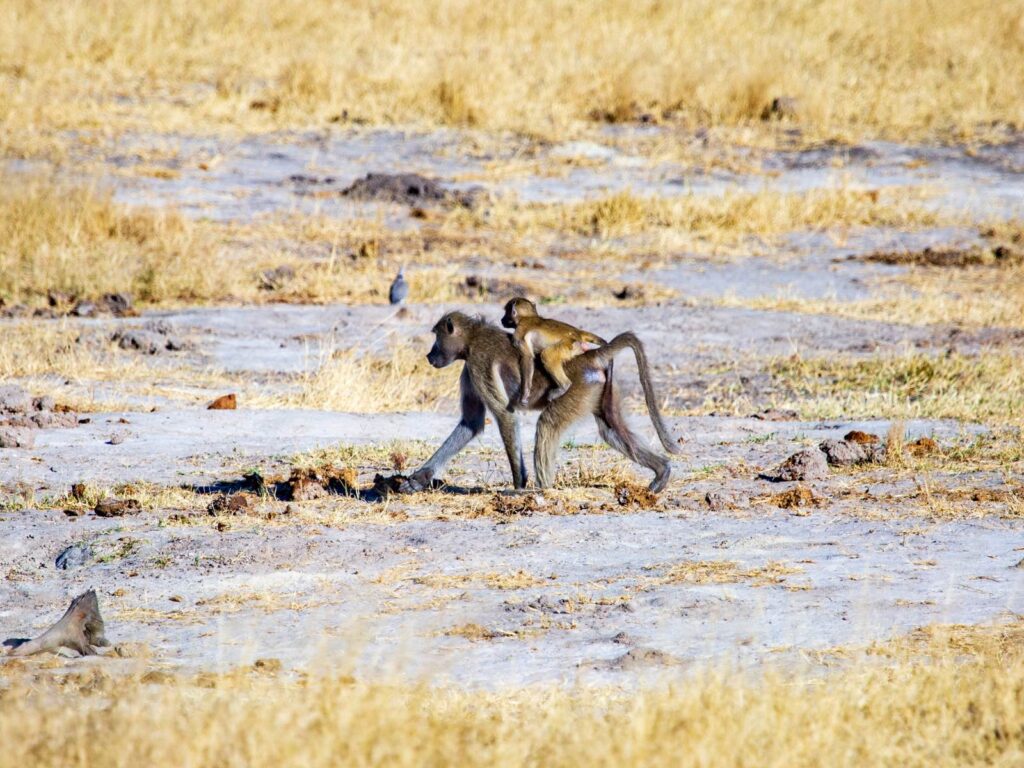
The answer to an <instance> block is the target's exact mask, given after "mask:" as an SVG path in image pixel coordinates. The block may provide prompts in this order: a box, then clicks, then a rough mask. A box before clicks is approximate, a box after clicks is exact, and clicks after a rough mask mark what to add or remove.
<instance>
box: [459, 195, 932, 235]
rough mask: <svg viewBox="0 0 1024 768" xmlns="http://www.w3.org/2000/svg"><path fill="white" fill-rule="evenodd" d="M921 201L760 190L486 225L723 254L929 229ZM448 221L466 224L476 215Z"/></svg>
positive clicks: (620, 198) (624, 201)
mask: <svg viewBox="0 0 1024 768" xmlns="http://www.w3.org/2000/svg"><path fill="white" fill-rule="evenodd" d="M925 194H926V193H924V192H922V191H921V190H920V189H913V190H902V189H900V190H897V189H891V190H885V191H879V190H874V189H858V188H854V187H851V186H846V185H841V186H836V187H827V188H824V189H816V190H811V191H808V192H780V191H778V190H775V189H768V188H765V189H761V190H757V191H753V192H748V191H729V192H726V193H724V194H722V195H704V194H701V195H698V194H687V195H679V196H676V197H660V196H640V195H636V194H634V193H633V192H628V191H626V192H618V193H616V194H613V195H610V196H608V197H604V198H599V199H596V200H587V201H583V202H579V203H570V204H528V205H520V204H508V203H505V204H501V203H499V204H498V205H496V206H495V207H494V208H492V209H490V210H489V211H488V222H489V223H490V225H492V226H495V227H498V228H501V229H515V230H517V231H521V232H524V233H536V232H543V231H545V230H554V231H558V232H562V233H567V234H573V235H580V236H584V237H594V238H599V239H602V240H608V239H614V238H620V237H625V236H630V235H638V234H641V233H650V232H665V233H667V234H668V235H670V236H671V237H673V238H676V239H677V238H678V236H679V233H680V232H682V233H686V236H687V237H689V238H691V239H692V241H694V242H697V243H700V244H702V245H703V246H705V247H706V246H708V245H712V246H726V245H736V244H739V243H741V242H743V241H744V240H745V239H747V238H750V237H773V236H777V235H781V234H784V233H788V232H794V231H804V230H808V229H811V230H818V229H832V228H837V227H839V228H855V227H866V226H880V227H899V228H903V229H906V228H914V227H920V226H931V225H934V224H935V223H937V222H938V221H939V219H940V214H938V213H936V212H935V210H934V209H930V208H927V207H924V206H919V205H916V204H915V201H919V200H920V199H921V198H922V195H925ZM453 216H454V218H456V219H458V218H459V217H463V218H465V217H469V218H471V219H472V218H473V217H475V216H477V214H473V213H472V212H458V213H456V214H454V215H453Z"/></svg>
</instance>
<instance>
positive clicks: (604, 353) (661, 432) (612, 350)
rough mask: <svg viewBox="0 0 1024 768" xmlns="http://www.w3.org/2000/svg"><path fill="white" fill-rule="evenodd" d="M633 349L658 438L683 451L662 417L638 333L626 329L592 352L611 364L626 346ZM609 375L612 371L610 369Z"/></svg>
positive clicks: (669, 447)
mask: <svg viewBox="0 0 1024 768" xmlns="http://www.w3.org/2000/svg"><path fill="white" fill-rule="evenodd" d="M627 347H628V348H630V349H632V350H633V355H634V356H635V357H636V367H637V368H638V369H639V371H640V386H641V387H643V390H644V400H646V401H647V410H648V411H649V412H650V414H651V421H652V422H653V423H654V431H655V432H657V433H658V439H659V440H661V444H662V445H663V446H665V450H666V451H668V452H669V453H677V454H678V453H682V450H681V449H680V448H679V444H678V443H677V442H676V441H675V440H673V439H672V435H671V434H669V431H668V427H667V426H665V421H664V419H662V417H661V409H660V408H659V407H658V398H657V397H656V396H655V394H654V385H653V384H652V383H651V373H650V366H649V365H648V363H647V353H646V352H645V351H644V345H643V344H642V343H641V341H640V339H638V338H637V336H636V334H635V333H633V332H632V331H626V332H625V333H620V334H619V335H618V336H616V337H615V338H614V339H612V340H611V341H610V342H608V343H607V344H606V345H605V346H603V347H601V348H600V349H598V350H595V351H594V352H592V353H591V354H593V355H595V356H597V357H598V358H600V360H601V361H602V362H604V363H607V364H608V365H610V364H611V362H612V360H613V359H614V358H615V355H617V354H618V353H619V352H621V351H622V350H624V349H626V348H627ZM609 375H611V372H610V371H609Z"/></svg>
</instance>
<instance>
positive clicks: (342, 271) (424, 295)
mask: <svg viewBox="0 0 1024 768" xmlns="http://www.w3.org/2000/svg"><path fill="white" fill-rule="evenodd" d="M464 240H465V237H464V236H461V235H457V236H452V237H446V236H444V235H440V234H433V233H430V232H427V233H424V234H417V235H415V236H413V235H410V234H408V233H402V232H390V231H387V230H386V229H385V228H383V227H382V225H381V224H380V223H379V222H375V221H367V220H358V219H357V220H352V221H348V220H346V221H339V220H332V219H330V218H328V217H325V216H320V215H310V216H299V215H290V216H285V217H281V218H277V219H275V218H267V219H260V220H258V221H257V222H254V223H245V224H224V223H218V222H212V221H199V220H191V219H188V218H186V217H184V216H182V215H180V214H178V213H177V212H176V211H175V210H173V209H169V210H162V211H155V210H151V209H147V208H139V207H131V206H125V205H119V204H116V203H114V202H113V200H112V199H111V195H110V194H109V192H106V191H102V190H99V189H96V188H93V187H88V186H75V185H72V184H68V183H65V182H61V181H58V180H54V179H52V178H49V177H46V176H40V175H34V174H24V173H16V172H13V173H12V172H2V171H0V301H2V302H4V303H6V304H8V305H14V304H26V305H28V306H30V307H39V306H46V305H47V303H48V299H49V297H50V295H51V293H54V294H64V295H66V296H70V297H77V298H90V299H95V298H97V297H99V296H100V295H102V294H104V293H113V292H127V293H129V294H131V295H132V297H133V298H134V300H135V301H136V302H138V303H140V304H142V305H156V304H162V305H168V304H170V305H175V304H182V303H206V302H219V303H235V302H240V301H245V302H249V303H256V302H269V301H278V302H281V301H285V302H305V303H323V302H328V301H347V302H350V303H384V302H386V300H387V290H388V286H389V285H390V283H391V280H392V278H393V277H394V273H395V270H396V268H397V267H396V265H397V264H403V263H408V262H410V261H412V260H414V259H415V261H416V263H417V264H421V263H423V264H426V265H427V266H423V267H417V268H416V269H414V270H411V271H410V272H409V274H408V278H407V279H408V281H409V287H410V301H415V302H450V301H454V300H463V301H472V300H474V299H475V300H483V299H485V298H486V296H474V295H473V294H472V293H470V292H467V291H466V290H465V289H464V288H463V287H462V285H461V283H462V282H463V279H464V275H463V274H461V272H460V270H459V269H458V267H457V266H453V260H457V259H458V256H459V254H462V253H463V251H464V249H465V248H468V247H469V246H468V245H466V243H465V242H464ZM274 270H284V271H286V272H287V276H286V277H285V278H284V279H281V280H280V281H279V283H280V284H278V281H276V280H275V279H274V278H273V277H268V276H270V275H272V274H273V271H274ZM63 308H64V309H66V308H67V307H63Z"/></svg>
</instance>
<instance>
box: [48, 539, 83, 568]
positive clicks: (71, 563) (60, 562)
mask: <svg viewBox="0 0 1024 768" xmlns="http://www.w3.org/2000/svg"><path fill="white" fill-rule="evenodd" d="M91 558H92V547H90V546H89V545H88V544H72V545H71V546H70V547H66V548H65V549H64V551H62V552H61V553H60V554H59V555H57V559H56V560H55V561H54V563H53V564H54V565H55V566H57V567H58V568H59V569H60V570H62V571H69V570H71V569H72V568H81V567H82V566H83V565H85V564H86V563H88V562H89V560H90V559H91Z"/></svg>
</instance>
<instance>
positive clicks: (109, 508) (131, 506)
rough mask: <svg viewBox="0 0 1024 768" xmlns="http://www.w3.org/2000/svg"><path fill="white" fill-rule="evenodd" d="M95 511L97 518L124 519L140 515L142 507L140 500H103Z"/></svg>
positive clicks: (98, 503)
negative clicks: (127, 516) (125, 516)
mask: <svg viewBox="0 0 1024 768" xmlns="http://www.w3.org/2000/svg"><path fill="white" fill-rule="evenodd" d="M93 511H94V512H95V513H96V516H97V517H122V516H124V515H134V514H138V513H139V512H141V511H142V505H141V504H140V503H139V500H138V499H103V500H102V501H99V502H97V504H96V508H95V509H94V510H93Z"/></svg>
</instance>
